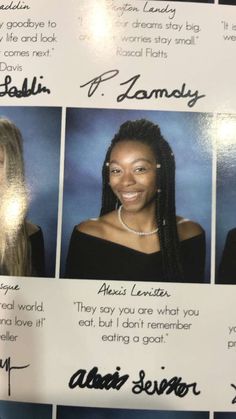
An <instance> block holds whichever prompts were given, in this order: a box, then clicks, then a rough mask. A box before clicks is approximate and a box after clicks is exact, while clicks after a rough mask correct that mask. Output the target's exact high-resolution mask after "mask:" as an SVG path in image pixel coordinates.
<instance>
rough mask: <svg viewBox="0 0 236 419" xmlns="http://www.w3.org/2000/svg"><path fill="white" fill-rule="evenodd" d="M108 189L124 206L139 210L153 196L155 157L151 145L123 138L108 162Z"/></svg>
mask: <svg viewBox="0 0 236 419" xmlns="http://www.w3.org/2000/svg"><path fill="white" fill-rule="evenodd" d="M109 173H110V176H109V181H110V186H111V189H112V190H113V192H114V194H115V195H116V196H117V197H118V199H119V201H120V202H121V203H122V205H123V207H124V209H126V210H130V211H139V210H141V209H143V208H145V207H147V206H148V205H153V203H154V198H155V197H156V192H157V185H156V177H157V169H156V159H155V156H154V154H153V152H152V150H151V148H150V147H149V146H148V145H146V144H143V143H141V142H139V141H129V140H127V141H122V142H120V143H117V144H116V145H115V146H114V148H113V149H112V152H111V156H110V162H109Z"/></svg>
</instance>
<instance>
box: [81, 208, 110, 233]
mask: <svg viewBox="0 0 236 419" xmlns="http://www.w3.org/2000/svg"><path fill="white" fill-rule="evenodd" d="M114 226H115V211H112V212H110V213H109V214H106V215H103V216H102V217H99V218H92V219H90V220H86V221H83V222H82V223H80V224H78V225H77V227H76V230H77V231H80V232H82V233H85V234H89V235H90V236H95V237H101V238H104V237H105V236H107V234H109V231H110V230H111V229H112V228H114Z"/></svg>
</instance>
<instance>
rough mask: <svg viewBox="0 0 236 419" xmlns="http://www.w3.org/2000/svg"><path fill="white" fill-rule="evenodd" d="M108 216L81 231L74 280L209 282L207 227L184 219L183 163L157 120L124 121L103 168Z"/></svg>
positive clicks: (69, 271) (70, 270)
mask: <svg viewBox="0 0 236 419" xmlns="http://www.w3.org/2000/svg"><path fill="white" fill-rule="evenodd" d="M102 176H103V193H102V208H101V213H100V217H99V218H98V219H92V220H88V221H85V222H83V223H81V224H79V225H78V226H76V227H75V228H74V231H73V234H72V237H71V241H70V247H69V252H68V256H67V265H66V277H68V278H81V279H83V278H85V279H110V280H112V279H115V280H132V281H169V282H203V281H204V264H205V237H204V231H203V230H202V228H201V227H200V226H199V225H198V224H196V223H194V222H192V221H190V220H186V219H183V218H182V217H178V216H176V212H175V160H174V155H173V152H172V150H171V148H170V146H169V144H168V143H167V141H166V140H165V139H164V138H163V137H162V135H161V132H160V129H159V127H158V126H157V125H154V124H153V123H152V122H150V121H147V120H145V119H141V120H137V121H127V122H125V123H124V124H122V125H121V127H120V129H119V131H118V133H117V134H116V135H115V136H114V138H113V140H112V142H111V145H110V147H109V149H108V151H107V154H106V157H105V161H104V164H103V170H102Z"/></svg>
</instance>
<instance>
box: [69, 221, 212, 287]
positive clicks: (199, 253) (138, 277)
mask: <svg viewBox="0 0 236 419" xmlns="http://www.w3.org/2000/svg"><path fill="white" fill-rule="evenodd" d="M180 252H181V259H182V265H183V271H184V278H183V281H181V282H191V283H192V282H204V267H205V234H204V232H203V233H201V234H199V235H198V236H195V237H192V238H190V239H187V240H183V241H181V242H180ZM65 277H66V278H77V279H103V280H105V279H106V280H124V281H163V267H162V256H161V252H160V251H158V252H154V253H150V254H146V253H143V252H140V251H137V250H134V249H131V248H129V247H126V246H123V245H121V244H118V243H114V242H111V241H109V240H105V239H102V238H98V237H94V236H91V235H89V234H86V233H82V232H80V231H78V230H77V229H76V227H75V228H74V230H73V233H72V236H71V240H70V245H69V251H68V255H67V262H66V272H65Z"/></svg>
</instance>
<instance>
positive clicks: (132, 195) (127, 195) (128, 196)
mask: <svg viewBox="0 0 236 419" xmlns="http://www.w3.org/2000/svg"><path fill="white" fill-rule="evenodd" d="M139 194H140V192H120V195H121V198H122V199H123V200H125V201H134V200H135V199H136V198H137V197H138V196H139Z"/></svg>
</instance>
